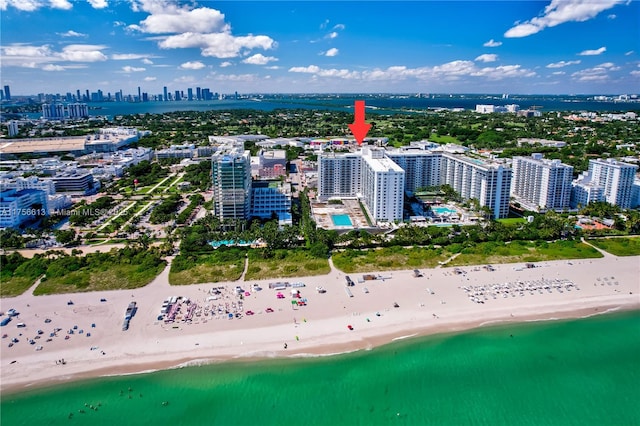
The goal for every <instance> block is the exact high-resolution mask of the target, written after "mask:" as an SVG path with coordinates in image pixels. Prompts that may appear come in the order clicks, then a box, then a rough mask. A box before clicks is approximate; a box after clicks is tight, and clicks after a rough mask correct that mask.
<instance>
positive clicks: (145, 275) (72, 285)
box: [33, 263, 165, 296]
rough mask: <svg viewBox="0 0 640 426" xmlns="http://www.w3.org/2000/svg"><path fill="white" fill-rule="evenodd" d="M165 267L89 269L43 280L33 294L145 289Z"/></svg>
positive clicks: (123, 266) (134, 266)
mask: <svg viewBox="0 0 640 426" xmlns="http://www.w3.org/2000/svg"><path fill="white" fill-rule="evenodd" d="M164 267H165V265H164V263H163V264H160V265H158V266H156V267H155V268H145V267H141V266H139V265H113V266H111V267H109V268H106V269H94V268H91V267H88V268H86V269H84V268H83V269H81V270H78V271H73V272H68V273H67V274H65V275H64V276H61V277H56V278H48V279H46V280H43V281H42V282H41V283H40V285H39V286H38V287H37V288H36V290H35V291H34V293H33V294H35V295H36V296H38V295H43V294H61V293H79V292H88V291H99V290H122V289H134V288H140V287H144V286H145V285H147V284H149V283H150V282H151V281H152V280H153V279H154V278H155V277H156V276H157V275H158V274H160V272H162V270H163V269H164Z"/></svg>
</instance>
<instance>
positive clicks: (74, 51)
mask: <svg viewBox="0 0 640 426" xmlns="http://www.w3.org/2000/svg"><path fill="white" fill-rule="evenodd" d="M106 48H107V47H106V46H103V45H95V44H70V45H68V46H65V47H64V48H63V49H62V52H60V54H59V55H60V57H61V58H62V59H63V60H65V61H72V62H99V61H106V60H107V57H106V56H105V54H104V53H102V52H101V50H103V49H106Z"/></svg>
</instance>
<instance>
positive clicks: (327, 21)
mask: <svg viewBox="0 0 640 426" xmlns="http://www.w3.org/2000/svg"><path fill="white" fill-rule="evenodd" d="M327 25H329V20H328V19H325V20H324V22H323V23H322V24H320V29H321V30H324V29H325V28H327Z"/></svg>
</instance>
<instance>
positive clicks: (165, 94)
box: [162, 86, 169, 102]
mask: <svg viewBox="0 0 640 426" xmlns="http://www.w3.org/2000/svg"><path fill="white" fill-rule="evenodd" d="M162 89H163V90H164V92H163V98H162V99H163V100H164V101H165V102H166V101H168V100H169V92H168V91H167V86H164V87H163V88H162Z"/></svg>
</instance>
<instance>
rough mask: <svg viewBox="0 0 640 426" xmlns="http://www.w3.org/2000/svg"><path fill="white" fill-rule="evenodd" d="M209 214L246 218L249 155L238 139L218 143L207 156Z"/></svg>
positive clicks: (249, 169) (249, 194)
mask: <svg viewBox="0 0 640 426" xmlns="http://www.w3.org/2000/svg"><path fill="white" fill-rule="evenodd" d="M211 172H212V180H213V213H214V215H215V216H216V217H217V218H218V219H220V220H224V219H249V217H250V213H251V155H250V153H249V151H248V150H245V149H244V144H243V143H242V142H239V143H236V142H229V143H227V144H225V145H222V146H220V147H219V148H218V150H217V151H216V152H215V153H214V154H213V155H212V156H211Z"/></svg>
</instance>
